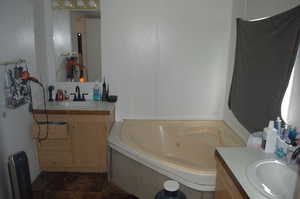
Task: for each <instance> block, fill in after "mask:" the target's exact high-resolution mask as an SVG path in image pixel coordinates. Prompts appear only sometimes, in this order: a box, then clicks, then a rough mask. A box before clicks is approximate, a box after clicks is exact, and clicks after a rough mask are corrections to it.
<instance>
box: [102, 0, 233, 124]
mask: <svg viewBox="0 0 300 199" xmlns="http://www.w3.org/2000/svg"><path fill="white" fill-rule="evenodd" d="M231 4H232V1H231V0H223V1H219V0H201V1H199V0H187V1H182V0H165V1H161V0H152V1H149V0H127V1H123V0H103V1H102V4H101V5H102V18H103V23H102V26H103V28H102V50H103V54H102V55H103V62H102V65H103V71H104V75H105V76H106V77H107V78H108V81H109V82H110V83H111V84H110V85H111V90H112V91H114V92H116V93H117V94H118V95H119V106H118V116H119V118H168V119H222V117H223V109H224V101H225V97H224V96H225V93H226V92H225V91H226V80H227V77H226V74H227V64H228V57H229V54H228V53H229V52H228V48H229V42H230V33H231V32H230V31H231V30H230V24H231V11H232V5H231Z"/></svg>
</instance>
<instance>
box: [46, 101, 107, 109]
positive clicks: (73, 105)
mask: <svg viewBox="0 0 300 199" xmlns="http://www.w3.org/2000/svg"><path fill="white" fill-rule="evenodd" d="M99 104H101V102H95V101H91V100H87V101H78V102H74V101H64V102H52V103H49V104H48V108H58V109H64V108H79V109H84V108H93V107H96V106H99Z"/></svg>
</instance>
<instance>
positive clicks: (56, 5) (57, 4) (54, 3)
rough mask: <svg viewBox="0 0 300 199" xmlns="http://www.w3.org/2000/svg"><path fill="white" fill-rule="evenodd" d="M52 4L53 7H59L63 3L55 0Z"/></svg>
mask: <svg viewBox="0 0 300 199" xmlns="http://www.w3.org/2000/svg"><path fill="white" fill-rule="evenodd" d="M52 6H53V8H59V7H61V4H60V2H59V1H58V0H53V1H52Z"/></svg>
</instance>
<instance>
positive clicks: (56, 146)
mask: <svg viewBox="0 0 300 199" xmlns="http://www.w3.org/2000/svg"><path fill="white" fill-rule="evenodd" d="M38 148H39V150H41V151H47V152H48V151H51V152H52V151H64V152H72V141H71V139H47V140H44V141H42V142H41V143H38Z"/></svg>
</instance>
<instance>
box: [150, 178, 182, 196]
mask: <svg viewBox="0 0 300 199" xmlns="http://www.w3.org/2000/svg"><path fill="white" fill-rule="evenodd" d="M155 199H186V196H185V195H184V193H182V192H181V191H180V190H179V183H178V182H176V181H173V180H168V181H166V182H165V183H164V189H163V190H161V191H160V192H158V193H157V194H156V196H155Z"/></svg>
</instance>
